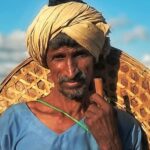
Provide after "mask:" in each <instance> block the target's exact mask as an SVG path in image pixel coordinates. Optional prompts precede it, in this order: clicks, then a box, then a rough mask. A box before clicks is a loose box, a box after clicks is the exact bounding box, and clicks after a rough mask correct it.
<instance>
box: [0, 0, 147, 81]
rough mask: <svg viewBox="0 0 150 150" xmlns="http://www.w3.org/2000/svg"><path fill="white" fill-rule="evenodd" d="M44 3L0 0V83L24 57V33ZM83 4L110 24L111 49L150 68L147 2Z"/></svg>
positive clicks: (115, 0)
mask: <svg viewBox="0 0 150 150" xmlns="http://www.w3.org/2000/svg"><path fill="white" fill-rule="evenodd" d="M47 1H48V0H28V1H25V0H13V1H11V0H1V4H0V67H1V68H3V69H2V70H1V72H2V73H0V80H1V78H3V76H4V75H5V74H8V72H9V71H10V69H12V68H13V67H14V66H16V64H18V63H19V62H21V61H22V59H24V58H25V57H27V54H26V52H25V51H26V48H25V42H24V41H25V31H26V29H27V27H28V25H29V24H30V23H31V21H32V20H33V18H34V17H35V16H36V14H37V13H38V12H39V10H40V8H41V7H42V6H43V5H45V4H47ZM85 2H87V3H88V4H90V5H91V6H93V7H95V8H96V9H97V10H99V11H101V12H102V13H103V15H104V17H105V18H106V21H107V22H108V23H109V24H110V25H111V34H110V37H111V43H112V46H114V47H117V48H120V49H122V50H124V51H125V52H127V53H128V54H129V55H131V56H133V57H135V58H136V59H138V60H139V61H141V62H142V63H144V64H145V65H146V66H149V67H150V19H149V18H150V13H149V9H150V1H149V0H147V1H141V0H132V1H131V0H126V1H121V0H85ZM9 54H10V55H9ZM10 61H11V63H10Z"/></svg>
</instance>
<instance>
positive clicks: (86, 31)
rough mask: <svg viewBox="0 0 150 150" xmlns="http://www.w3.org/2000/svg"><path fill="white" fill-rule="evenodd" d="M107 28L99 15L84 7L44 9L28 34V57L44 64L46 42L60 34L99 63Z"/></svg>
mask: <svg viewBox="0 0 150 150" xmlns="http://www.w3.org/2000/svg"><path fill="white" fill-rule="evenodd" d="M108 31H109V26H108V24H107V23H106V22H105V19H104V18H103V16H102V14H101V13H99V12H98V11H96V10H95V9H94V8H92V7H90V6H88V5H87V4H84V3H78V2H68V3H63V4H59V5H56V6H44V7H43V8H42V10H41V11H40V13H39V14H38V15H37V17H36V18H35V19H34V21H33V23H32V24H31V25H30V26H29V28H28V30H27V48H28V51H29V54H30V55H31V57H32V58H33V59H34V60H36V61H38V62H39V63H40V64H41V65H43V66H44V64H43V59H44V58H45V57H44V56H45V55H46V50H47V46H48V41H49V40H51V39H53V38H54V37H55V36H56V35H57V34H59V33H60V32H63V33H65V34H67V35H68V36H70V37H71V38H72V39H74V40H75V41H76V42H77V43H78V44H80V45H81V46H83V47H84V48H85V49H87V50H88V51H89V52H90V53H91V54H92V55H93V56H94V57H95V58H96V60H97V61H98V58H99V55H100V54H101V53H102V49H103V46H104V43H105V37H106V35H107V33H108Z"/></svg>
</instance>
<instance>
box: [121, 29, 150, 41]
mask: <svg viewBox="0 0 150 150" xmlns="http://www.w3.org/2000/svg"><path fill="white" fill-rule="evenodd" d="M149 38H150V35H149V33H148V31H147V29H146V28H144V27H142V26H136V27H135V28H133V29H132V30H130V31H128V32H126V33H125V34H124V37H123V40H124V42H126V43H129V42H133V41H135V40H149Z"/></svg>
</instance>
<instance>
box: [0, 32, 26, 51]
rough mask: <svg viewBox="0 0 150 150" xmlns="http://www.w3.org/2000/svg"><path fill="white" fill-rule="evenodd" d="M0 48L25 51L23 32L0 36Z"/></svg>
mask: <svg viewBox="0 0 150 150" xmlns="http://www.w3.org/2000/svg"><path fill="white" fill-rule="evenodd" d="M0 48H5V49H13V50H20V49H24V50H25V32H24V31H21V30H16V31H13V32H12V33H10V34H9V35H2V34H1V35H0Z"/></svg>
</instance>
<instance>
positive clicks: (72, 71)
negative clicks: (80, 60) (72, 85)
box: [64, 59, 79, 79]
mask: <svg viewBox="0 0 150 150" xmlns="http://www.w3.org/2000/svg"><path fill="white" fill-rule="evenodd" d="M64 69H65V70H66V76H67V77H68V78H70V79H73V78H74V77H75V76H76V74H77V73H78V70H79V69H78V67H77V63H76V62H75V61H74V60H73V59H68V60H67V62H66V68H64Z"/></svg>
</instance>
